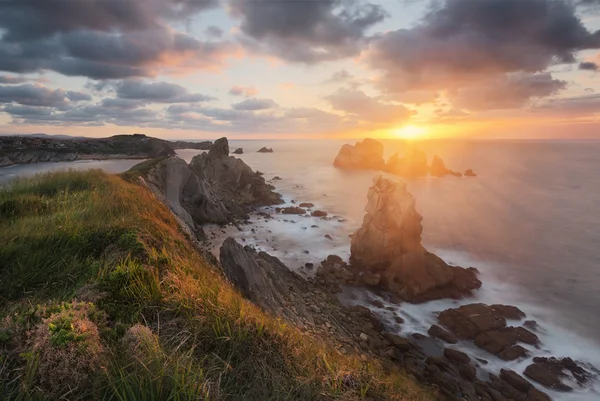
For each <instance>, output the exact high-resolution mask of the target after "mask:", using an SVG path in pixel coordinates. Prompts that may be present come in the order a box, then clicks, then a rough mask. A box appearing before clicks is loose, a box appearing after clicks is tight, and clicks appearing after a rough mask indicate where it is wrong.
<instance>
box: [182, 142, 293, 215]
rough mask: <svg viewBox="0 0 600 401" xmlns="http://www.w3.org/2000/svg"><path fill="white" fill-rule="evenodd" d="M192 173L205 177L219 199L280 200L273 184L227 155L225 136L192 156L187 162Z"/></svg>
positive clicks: (259, 202) (245, 202)
mask: <svg viewBox="0 0 600 401" xmlns="http://www.w3.org/2000/svg"><path fill="white" fill-rule="evenodd" d="M190 168H191V169H192V171H194V173H195V174H196V175H197V176H199V177H201V178H203V179H204V180H206V181H207V182H208V183H210V185H211V186H212V187H214V188H215V191H216V192H217V193H219V194H220V199H222V200H224V201H225V202H235V203H236V204H238V205H240V206H241V207H243V206H246V205H256V206H267V205H275V204H280V203H283V201H282V199H281V195H279V194H278V193H276V192H273V189H274V187H273V186H271V185H269V184H267V183H266V181H265V179H264V178H263V177H261V176H260V175H259V174H257V173H255V172H254V171H252V169H251V168H250V167H249V166H248V165H247V164H246V163H244V162H243V161H242V160H241V159H237V158H235V157H233V156H229V143H228V141H227V138H220V139H218V140H216V141H215V142H214V144H213V146H212V148H211V149H210V150H209V151H208V153H202V154H199V155H196V156H194V158H193V159H192V161H191V163H190Z"/></svg>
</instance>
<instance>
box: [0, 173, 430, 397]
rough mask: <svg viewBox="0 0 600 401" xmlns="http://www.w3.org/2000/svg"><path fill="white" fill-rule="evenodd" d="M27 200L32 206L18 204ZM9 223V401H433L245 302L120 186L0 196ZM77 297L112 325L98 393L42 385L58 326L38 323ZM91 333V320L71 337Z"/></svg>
mask: <svg viewBox="0 0 600 401" xmlns="http://www.w3.org/2000/svg"><path fill="white" fill-rule="evenodd" d="M128 179H131V177H130V176H128ZM25 199H26V200H27V202H28V203H29V204H30V205H33V206H32V207H27V208H21V207H19V206H15V205H18V204H20V203H21V201H22V200H25ZM0 223H1V224H0V244H3V245H2V246H1V247H0V260H3V261H7V264H6V265H5V266H2V267H1V268H0V294H2V298H0V311H1V312H0V317H3V316H4V318H5V323H4V326H1V325H0V393H3V394H8V396H7V398H9V399H19V397H21V398H23V399H27V398H31V397H35V396H40V397H43V396H48V395H50V393H49V392H48V391H53V393H52V396H53V397H54V396H55V395H57V394H58V393H60V392H61V391H63V393H64V394H62V395H65V394H68V396H67V398H68V399H119V400H130V399H136V400H137V399H140V400H142V399H148V400H154V399H161V400H162V399H165V400H183V399H211V400H212V399H214V400H217V399H224V400H242V399H243V400H298V399H305V400H315V399H316V400H333V399H340V400H352V399H369V400H384V399H385V400H388V399H389V400H429V399H432V395H431V393H430V392H429V391H428V390H426V389H423V388H422V387H420V386H419V385H417V384H416V383H415V382H413V381H412V380H410V379H409V378H408V377H407V376H405V375H403V374H401V373H389V372H384V371H383V369H382V368H381V367H380V366H379V365H378V364H377V363H365V362H362V361H361V360H360V359H358V358H357V357H356V356H353V355H349V356H342V355H340V354H338V353H337V352H336V351H335V350H334V349H333V348H331V347H330V346H329V345H328V344H324V343H320V342H315V341H314V340H313V339H311V338H310V337H307V336H305V335H304V334H303V333H301V332H300V331H298V330H297V329H295V328H293V327H289V326H288V325H286V324H284V323H283V322H282V321H280V320H277V319H274V318H273V317H271V316H269V315H266V314H265V313H263V312H262V311H261V310H260V309H259V308H257V307H256V306H254V305H253V304H251V303H250V302H248V301H246V300H245V299H243V297H242V296H241V295H240V294H239V292H238V291H236V290H235V289H234V288H232V287H231V285H230V284H229V283H228V282H227V281H226V280H225V279H224V278H223V277H222V275H221V274H220V272H219V271H218V270H217V269H216V268H215V267H214V266H212V265H211V264H210V263H208V262H207V261H206V260H205V259H204V258H203V257H202V256H200V254H199V253H198V252H196V250H195V249H194V247H193V246H192V245H191V244H190V243H189V242H188V240H187V238H186V237H185V235H184V234H183V233H182V231H181V230H180V229H179V227H178V225H177V223H176V221H175V219H174V218H173V216H172V215H171V213H170V212H169V210H168V209H167V208H166V207H164V206H163V205H162V204H161V203H160V202H158V201H157V200H156V199H155V198H154V197H153V196H152V194H151V193H150V192H149V191H147V190H146V189H145V188H143V187H141V186H139V185H136V184H133V183H130V182H127V181H125V180H123V179H121V178H120V177H118V176H112V175H106V174H104V173H101V172H99V171H88V172H68V173H54V174H49V175H45V176H39V177H36V178H34V179H30V180H23V181H20V182H17V183H16V184H15V185H14V186H13V187H12V188H11V189H9V190H5V191H0ZM77 295H78V296H80V297H81V298H85V299H87V300H93V301H95V306H96V307H97V308H98V310H99V312H101V313H102V314H103V315H105V316H107V318H108V320H107V321H106V322H105V323H102V324H100V326H101V327H100V329H99V332H95V331H93V330H92V331H93V332H94V333H98V335H95V334H94V335H89V336H88V337H86V341H87V340H90V341H91V340H92V339H93V341H94V342H95V343H96V347H91V348H90V349H93V350H95V351H94V355H100V354H102V355H105V356H106V358H107V359H106V360H107V362H106V369H104V370H99V371H98V370H94V372H95V373H94V374H93V375H88V378H89V377H91V379H92V381H93V382H94V383H93V384H92V385H89V386H87V388H82V387H81V386H79V385H77V384H76V383H69V384H66V386H67V387H68V388H69V390H64V388H65V387H64V385H65V384H64V383H62V382H59V381H57V388H61V389H63V390H56V389H55V388H52V389H49V388H47V387H41V386H38V387H39V388H37V387H36V386H35V384H36V383H38V382H36V380H37V378H39V377H40V375H41V374H42V373H41V371H39V369H40V366H41V364H42V361H46V360H48V358H49V356H48V355H47V354H46V353H44V352H42V350H46V349H49V348H48V347H49V343H48V341H50V337H48V335H46V337H42V333H47V332H48V330H47V327H48V324H49V322H50V321H47V319H52V317H51V316H50V315H52V314H50V315H48V313H47V312H46V313H45V315H44V316H45V317H44V319H45V320H40V318H39V316H40V313H39V311H40V310H41V309H48V308H50V309H52V305H56V304H57V303H60V302H63V301H64V302H72V301H73V299H74V297H75V296H77ZM38 304H39V305H40V306H37V305H38ZM48 305H50V306H48ZM86 305H91V304H89V303H88V304H86ZM40 308H41V309H40ZM56 313H58V312H56ZM60 313H63V312H60ZM46 315H48V316H46ZM56 317H57V316H55V318H56ZM75 321H77V322H79V323H78V325H76V324H75ZM90 323H92V324H94V319H88V320H87V321H86V320H85V319H84V318H83V317H82V316H80V317H78V319H74V320H73V330H74V331H75V332H79V331H80V330H82V329H83V327H84V326H85V327H88V328H89V327H91V326H88V325H89V324H90ZM81 324H83V325H84V326H81ZM96 324H97V323H96ZM142 324H143V325H142ZM42 325H44V327H45V330H46V332H44V331H43V330H42V329H43V327H42ZM97 325H98V324H97ZM2 327H4V328H2ZM27 327H30V328H31V327H37V329H35V330H34V332H35V333H36V335H35V336H34V337H35V338H38V337H40V338H43V339H44V341H43V342H40V343H39V346H30V345H24V344H31V343H30V342H26V341H25V340H24V339H26V337H27V335H26V334H24V333H27ZM3 330H4V331H3ZM38 330H39V332H38ZM2 333H6V334H4V335H3V334H2ZM3 339H4V340H3ZM34 344H35V342H34ZM69 344H72V345H73V347H74V348H73V350H72V351H73V352H75V350H76V349H77V350H79V348H77V347H75V344H76V343H69ZM11 349H12V350H13V351H10V350H11ZM15 349H20V350H21V351H19V355H15V352H14V350H15ZM99 350H103V352H99ZM96 351H98V352H96ZM78 352H79V351H78ZM23 355H25V356H23ZM42 355H43V358H42ZM69 355H70V354H69ZM132 356H133V358H132ZM92 359H94V358H92ZM96 360H97V359H94V361H96ZM35 361H38V362H39V363H38V362H35ZM93 366H96V365H95V362H94V364H93ZM42 370H43V369H42ZM44 377H46V374H44ZM66 377H67V378H68V377H69V376H68V375H67V376H66ZM58 383H61V384H58ZM74 389H76V390H74ZM54 391H57V392H54ZM64 391H67V392H64ZM58 395H60V394H58Z"/></svg>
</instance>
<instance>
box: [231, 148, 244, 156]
mask: <svg viewBox="0 0 600 401" xmlns="http://www.w3.org/2000/svg"><path fill="white" fill-rule="evenodd" d="M233 154H235V155H243V154H244V149H242V148H237V149H236V150H234V151H233Z"/></svg>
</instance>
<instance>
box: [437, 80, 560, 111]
mask: <svg viewBox="0 0 600 401" xmlns="http://www.w3.org/2000/svg"><path fill="white" fill-rule="evenodd" d="M566 86H567V83H566V82H565V81H561V80H558V79H554V78H553V77H552V74H550V73H539V74H530V73H513V74H507V75H501V76H499V77H494V78H492V79H490V80H488V81H483V82H479V83H476V84H474V85H473V86H467V87H463V88H459V89H457V90H456V91H454V92H451V93H450V94H449V95H448V96H449V99H450V101H451V102H452V104H453V106H454V107H456V108H459V109H467V110H502V109H512V108H518V107H521V106H524V105H526V104H527V103H528V102H529V100H530V99H532V98H543V97H546V96H550V95H553V94H555V93H557V92H558V91H560V90H562V89H564V88H565V87H566Z"/></svg>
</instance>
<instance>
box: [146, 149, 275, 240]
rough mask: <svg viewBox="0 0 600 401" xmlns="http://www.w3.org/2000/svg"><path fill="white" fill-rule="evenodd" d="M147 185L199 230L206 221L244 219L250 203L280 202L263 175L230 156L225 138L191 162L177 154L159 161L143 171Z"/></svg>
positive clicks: (217, 221)
mask: <svg viewBox="0 0 600 401" xmlns="http://www.w3.org/2000/svg"><path fill="white" fill-rule="evenodd" d="M144 180H145V182H146V184H147V185H148V186H149V187H150V188H151V189H152V190H153V192H154V193H155V194H156V195H157V196H158V197H159V198H160V199H161V201H163V202H164V203H166V204H167V205H168V206H169V207H170V209H171V210H172V211H173V212H174V213H175V215H177V216H178V217H179V218H180V219H181V220H183V221H184V222H185V223H186V225H187V226H189V227H191V228H192V229H196V230H199V226H200V225H202V224H205V223H216V224H226V223H229V222H232V221H234V220H235V219H247V218H248V213H247V212H248V210H249V208H250V207H251V206H254V205H256V206H263V205H270V204H277V203H282V200H281V196H280V195H279V194H277V193H275V192H273V191H272V189H273V187H271V186H269V185H268V184H266V182H265V180H264V178H262V177H260V176H259V175H257V174H256V173H254V172H253V171H252V169H251V168H250V167H249V166H248V165H246V164H245V163H244V162H243V161H241V160H239V159H236V158H234V157H229V144H228V142H227V139H226V138H221V139H219V140H217V141H215V143H214V145H213V146H212V147H211V149H210V151H209V152H208V153H202V154H200V155H197V156H195V157H194V158H193V159H192V162H191V163H190V165H188V164H186V163H185V161H183V160H182V159H180V158H179V157H177V156H171V157H168V158H165V159H162V160H160V161H158V162H157V163H156V164H154V165H153V166H152V167H151V168H150V169H149V170H148V172H147V173H146V176H145V178H144Z"/></svg>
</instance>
